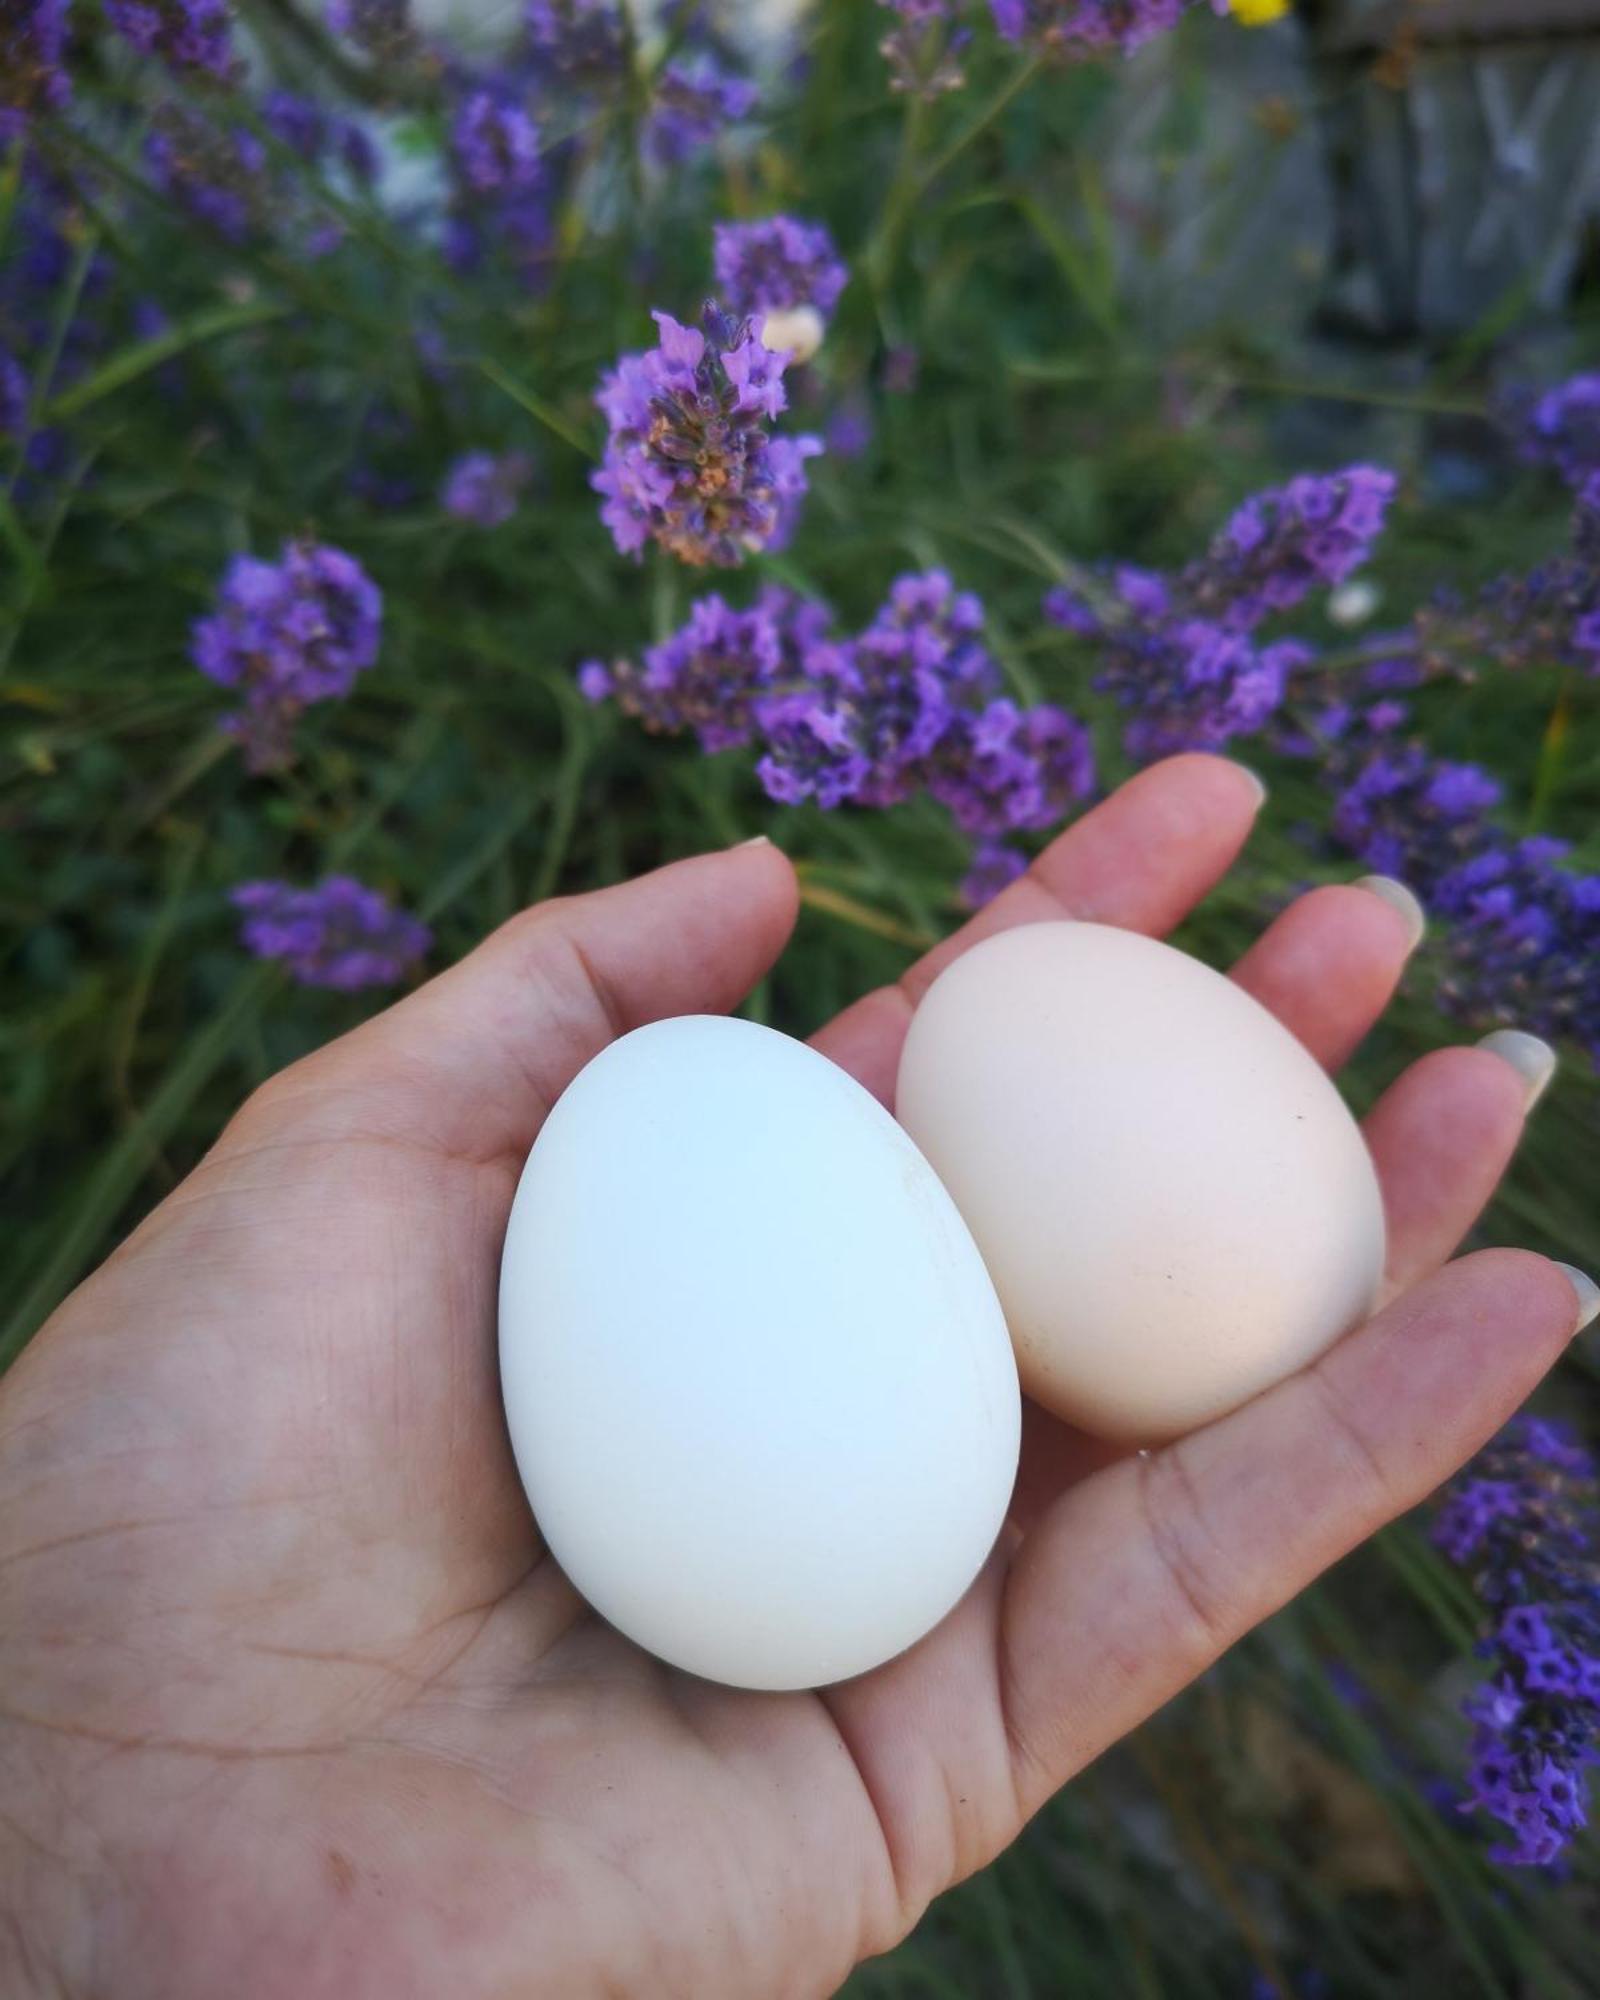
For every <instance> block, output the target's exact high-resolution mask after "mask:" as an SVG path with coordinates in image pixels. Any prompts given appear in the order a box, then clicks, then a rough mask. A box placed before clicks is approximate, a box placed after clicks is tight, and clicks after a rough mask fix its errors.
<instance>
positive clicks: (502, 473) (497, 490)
mask: <svg viewBox="0 0 1600 2000" xmlns="http://www.w3.org/2000/svg"><path fill="white" fill-rule="evenodd" d="M532 477H533V461H532V460H531V459H530V458H529V457H528V456H527V454H526V453H525V452H520V451H504V452H499V453H495V452H492V451H469V452H464V453H463V454H462V456H461V457H460V458H458V459H457V460H456V462H455V463H454V465H452V466H451V467H450V469H449V471H448V472H447V473H446V474H445V480H444V487H443V490H442V491H441V493H440V495H439V504H440V505H441V506H442V507H443V508H444V510H445V512H446V513H447V514H453V515H454V516H455V517H456V519H457V520H458V521H470V522H471V523H472V525H473V526H474V527H478V528H498V527H500V526H501V525H502V524H503V523H504V522H506V521H509V520H510V519H511V517H512V515H513V514H514V513H515V512H516V511H517V501H518V500H519V498H520V497H521V494H522V490H523V488H524V487H525V486H526V485H527V483H528V481H529V480H530V479H531V478H532Z"/></svg>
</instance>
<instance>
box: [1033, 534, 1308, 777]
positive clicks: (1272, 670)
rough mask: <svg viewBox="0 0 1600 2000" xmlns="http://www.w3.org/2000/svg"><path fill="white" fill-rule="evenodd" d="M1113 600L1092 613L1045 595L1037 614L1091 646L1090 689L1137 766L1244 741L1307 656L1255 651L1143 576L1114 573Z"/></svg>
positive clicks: (1067, 597)
mask: <svg viewBox="0 0 1600 2000" xmlns="http://www.w3.org/2000/svg"><path fill="white" fill-rule="evenodd" d="M1113 597H1114V599H1116V600H1120V606H1121V609H1120V612H1119V611H1116V610H1112V609H1108V610H1107V611H1106V612H1104V613H1102V612H1101V611H1099V610H1097V609H1096V608H1095V607H1094V606H1092V605H1091V604H1090V603H1089V602H1088V600H1087V599H1085V598H1083V597H1081V596H1079V595H1078V594H1077V593H1075V592H1073V591H1069V590H1062V589H1057V590H1052V591H1051V592H1050V593H1049V594H1048V595H1047V596H1046V598H1045V602H1044V612H1045V616H1046V617H1047V618H1048V619H1050V621H1051V622H1052V623H1053V624H1056V625H1059V626H1060V627H1061V628H1062V629H1063V630H1064V631H1067V632H1071V633H1072V634H1073V635H1074V636H1075V637H1077V638H1080V639H1088V640H1092V641H1094V642H1095V644H1096V651H1097V658H1098V661H1099V664H1098V666H1097V668H1096V669H1095V672H1094V676H1093V684H1094V686H1095V688H1096V689H1097V690H1098V691H1099V692H1101V693H1103V694H1109V695H1111V696H1112V698H1113V699H1114V700H1115V701H1116V702H1118V704H1119V705H1120V706H1122V707H1123V708H1125V709H1127V710H1128V711H1129V715H1130V720H1129V722H1128V724H1127V726H1126V728H1125V730H1124V732H1123V740H1124V743H1125V745H1126V747H1127V750H1128V754H1129V755H1130V756H1131V757H1135V758H1137V759H1138V760H1139V761H1140V762H1141V763H1143V762H1148V761H1150V760H1152V759H1154V758H1157V757H1167V756H1171V755H1173V754H1174V753H1175V752H1177V751H1180V750H1220V749H1222V748H1223V747H1224V745H1226V744H1228V743H1230V742H1232V741H1233V739H1234V738H1235V737H1236V736H1249V735H1253V734H1254V733H1255V732H1256V731H1257V730H1259V729H1261V728H1263V727H1264V726H1265V725H1266V723H1267V722H1268V721H1269V720H1270V718H1271V717H1272V716H1273V715H1274V714H1275V713H1276V711H1277V710H1278V708H1279V707H1280V706H1281V704H1282V702H1283V699H1284V696H1285V693H1286V692H1287V689H1288V686H1289V682H1290V678H1291V676H1292V675H1294V674H1295V673H1296V672H1298V671H1299V670H1300V669H1301V668H1302V667H1304V666H1306V665H1307V664H1308V663H1309V661H1310V658H1311V655H1310V653H1309V651H1308V650H1307V648H1305V647H1304V646H1302V645H1300V644H1299V643H1298V642H1296V641H1295V640H1292V639H1283V640H1279V641H1278V642H1277V643H1276V644H1275V645H1270V646H1259V645H1257V643H1256V642H1255V640H1254V639H1253V638H1251V637H1250V636H1249V634H1248V633H1245V632H1242V631H1238V630H1234V629H1231V628H1229V627H1227V626H1224V625H1221V624H1218V623H1216V622H1214V621H1213V620H1211V619H1209V618H1201V617H1194V616H1190V615H1187V613H1186V609H1185V603H1184V601H1183V600H1182V599H1177V598H1175V596H1174V593H1173V590H1172V589H1171V588H1170V587H1169V586H1168V584H1167V582H1166V580H1165V579H1164V578H1162V577H1159V576H1155V575H1153V574H1151V573H1150V572H1148V571H1144V570H1136V569H1133V568H1130V567H1124V568H1123V569H1120V570H1119V571H1118V572H1117V574H1116V580H1115V584H1114V589H1113Z"/></svg>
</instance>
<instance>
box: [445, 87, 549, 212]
mask: <svg viewBox="0 0 1600 2000" xmlns="http://www.w3.org/2000/svg"><path fill="white" fill-rule="evenodd" d="M450 151H451V157H452V159H453V160H454V162H455V168H456V172H457V174H458V175H459V177H460V179H461V181H462V183H463V184H464V185H465V186H466V187H468V188H470V189H471V191H472V192H473V193H474V194H478V195H487V194H507V193H513V192H522V191H525V190H527V189H528V188H531V187H534V186H536V185H537V184H538V182H539V179H540V177H541V172H542V168H541V162H540V158H539V130H538V127H537V126H536V125H535V124H534V122H533V120H532V119H531V118H530V117H529V116H528V114H527V113H526V112H525V111H524V110H523V109H522V108H521V106H520V105H517V104H514V103H512V102H510V101H509V100H508V99H506V98H503V97H501V96H500V95H498V94H497V93H496V92H494V91H490V90H474V91H472V92H470V93H469V94H468V95H467V96H466V97H464V98H463V99H462V101H461V103H460V104H459V105H458V106H457V109H456V113H455V117H454V119H453V120H452V122H451V127H450Z"/></svg>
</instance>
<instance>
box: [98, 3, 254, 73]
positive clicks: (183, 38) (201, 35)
mask: <svg viewBox="0 0 1600 2000" xmlns="http://www.w3.org/2000/svg"><path fill="white" fill-rule="evenodd" d="M105 9H106V19H107V20H108V21H109V22H110V23H111V25H112V27H113V28H114V29H115V30H116V32H117V33H118V34H119V35H121V36H122V38H123V40H124V41H128V42H131V43H132V44H133V46H134V47H135V48H136V49H138V50H139V51H140V53H141V54H142V55H147V56H158V57H160V59H161V61H162V62H164V63H165V64H166V65H167V67H168V69H170V70H174V71H177V72H180V73H181V72H183V71H186V70H190V71H192V70H198V71H201V72H202V73H204V74H205V75H207V76H214V77H223V78H230V79H231V78H232V77H233V75H234V73H235V71H236V69H237V67H238V64H237V60H236V58H235V56H234V52H233V31H232V25H231V11H230V9H229V7H228V5H227V0H105Z"/></svg>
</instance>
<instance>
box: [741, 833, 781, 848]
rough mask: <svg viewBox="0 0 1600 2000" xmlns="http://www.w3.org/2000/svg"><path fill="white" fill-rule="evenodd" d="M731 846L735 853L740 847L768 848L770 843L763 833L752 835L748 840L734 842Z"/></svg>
mask: <svg viewBox="0 0 1600 2000" xmlns="http://www.w3.org/2000/svg"><path fill="white" fill-rule="evenodd" d="M733 845H734V851H735V852H736V853H737V851H738V850H739V849H740V848H741V847H770V846H771V845H772V842H771V841H770V840H769V839H768V837H767V836H766V834H764V833H753V834H751V836H750V838H749V839H748V840H736V841H735V842H734V843H733Z"/></svg>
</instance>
